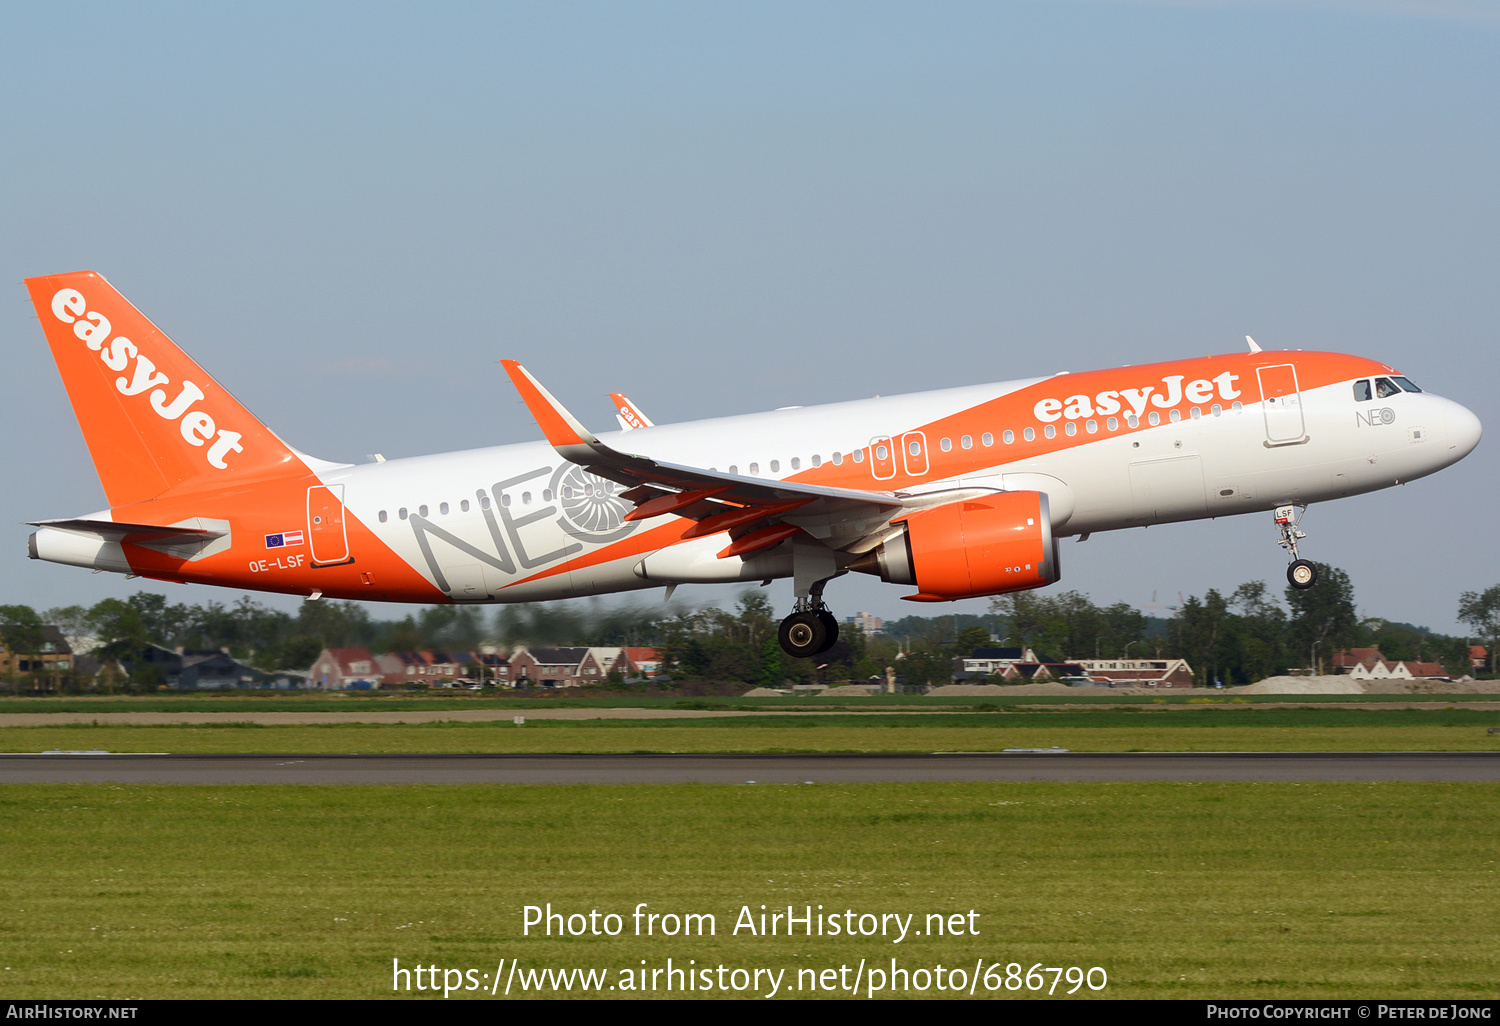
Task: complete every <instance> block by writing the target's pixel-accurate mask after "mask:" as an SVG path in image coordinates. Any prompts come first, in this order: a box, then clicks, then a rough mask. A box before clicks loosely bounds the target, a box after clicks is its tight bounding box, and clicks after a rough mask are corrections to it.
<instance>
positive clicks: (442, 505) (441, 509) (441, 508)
mask: <svg viewBox="0 0 1500 1026" xmlns="http://www.w3.org/2000/svg"><path fill="white" fill-rule="evenodd" d="M438 512H439V513H441V514H442V515H443V516H447V515H448V504H447V503H446V502H444V503H439V504H438Z"/></svg>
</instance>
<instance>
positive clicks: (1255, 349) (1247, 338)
mask: <svg viewBox="0 0 1500 1026" xmlns="http://www.w3.org/2000/svg"><path fill="white" fill-rule="evenodd" d="M1245 341H1246V342H1249V343H1250V351H1251V352H1252V353H1258V352H1260V346H1258V345H1256V344H1255V339H1253V338H1251V337H1250V336H1249V335H1246V336H1245Z"/></svg>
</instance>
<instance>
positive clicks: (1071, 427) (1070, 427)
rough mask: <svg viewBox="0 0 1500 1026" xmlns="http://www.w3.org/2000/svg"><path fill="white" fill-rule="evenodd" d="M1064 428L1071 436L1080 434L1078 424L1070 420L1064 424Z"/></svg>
mask: <svg viewBox="0 0 1500 1026" xmlns="http://www.w3.org/2000/svg"><path fill="white" fill-rule="evenodd" d="M1063 430H1064V431H1066V432H1067V433H1068V437H1069V438H1072V437H1073V436H1074V435H1076V434H1078V425H1077V424H1074V423H1073V422H1072V421H1071V420H1070V421H1068V423H1067V424H1066V425H1064V426H1063Z"/></svg>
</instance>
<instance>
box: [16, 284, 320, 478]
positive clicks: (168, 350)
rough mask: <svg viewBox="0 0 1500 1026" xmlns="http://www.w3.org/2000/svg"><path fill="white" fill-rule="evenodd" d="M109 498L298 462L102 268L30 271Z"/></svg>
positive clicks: (30, 286)
mask: <svg viewBox="0 0 1500 1026" xmlns="http://www.w3.org/2000/svg"><path fill="white" fill-rule="evenodd" d="M26 287H27V288H28V289H29V290H30V291H31V301H32V303H34V304H35V305H36V312H37V317H38V318H40V319H41V322H42V329H43V330H44V331H45V332H46V333H47V342H48V344H49V345H50V346H51V347H52V357H53V359H55V360H56V361H57V369H58V371H59V372H60V373H61V374H62V379H63V384H64V385H65V386H66V387H67V390H68V398H69V400H71V401H72V403H73V412H74V414H75V415H76V416H77V417H78V426H79V427H81V428H82V429H83V437H84V441H85V442H87V443H88V447H89V455H91V456H92V457H93V458H94V469H95V470H97V471H98V472H99V480H100V481H101V482H103V484H104V494H105V495H106V496H107V497H108V499H109V503H110V505H111V506H124V505H128V504H130V503H133V502H142V501H145V500H146V499H151V498H155V497H156V496H158V495H160V494H162V493H163V492H165V491H168V490H169V489H173V488H177V487H179V486H181V485H184V484H188V483H190V482H191V483H192V485H193V486H194V487H197V486H203V487H215V486H218V485H228V484H230V483H231V482H234V481H238V480H242V479H243V478H245V477H247V476H250V475H258V474H262V473H265V472H267V471H271V470H276V469H279V468H283V467H286V468H287V469H291V468H292V467H295V468H296V469H298V470H303V469H305V465H304V464H303V463H302V461H301V460H300V459H299V458H298V456H297V454H296V453H294V452H293V451H292V450H291V449H290V448H288V447H287V445H286V443H284V442H282V441H281V439H279V438H277V437H276V436H275V434H273V433H272V432H271V431H270V429H268V428H267V427H266V426H265V425H263V424H262V423H261V422H260V421H258V420H256V419H255V417H253V416H252V415H251V414H250V412H249V411H248V410H246V409H245V408H244V407H243V406H241V405H240V404H239V402H238V401H236V400H235V398H234V397H233V396H231V395H230V394H229V393H228V392H226V391H225V390H224V388H223V387H222V386H221V385H219V383H218V382H217V381H215V380H214V379H213V378H211V377H209V376H208V375H207V374H205V373H204V372H203V369H202V368H201V367H199V366H198V365H197V364H196V363H194V362H193V361H192V360H191V359H189V358H188V356H187V354H186V353H184V352H183V351H182V350H181V349H178V348H177V346H176V345H175V344H174V343H173V342H172V340H171V339H169V338H167V336H166V335H164V334H162V332H161V331H160V330H159V329H158V328H157V327H156V325H154V324H152V323H151V322H150V321H149V320H147V319H146V318H145V316H143V315H142V314H141V312H140V311H139V310H137V309H136V308H135V307H133V306H131V305H130V303H129V302H128V301H127V300H126V299H125V297H124V296H122V295H120V294H119V293H118V292H116V291H115V290H114V288H113V286H111V285H110V284H109V282H107V281H105V280H104V278H103V277H102V276H101V275H98V274H95V273H94V272H93V271H75V272H73V273H71V274H55V275H50V276H48V277H44V278H28V279H27V280H26Z"/></svg>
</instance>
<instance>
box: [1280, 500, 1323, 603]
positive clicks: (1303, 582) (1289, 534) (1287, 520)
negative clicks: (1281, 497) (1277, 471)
mask: <svg viewBox="0 0 1500 1026" xmlns="http://www.w3.org/2000/svg"><path fill="white" fill-rule="evenodd" d="M1294 511H1297V512H1296V517H1295V518H1293V515H1292V514H1293V512H1294ZM1306 514H1307V506H1306V504H1297V505H1292V506H1277V507H1276V527H1277V529H1278V530H1279V531H1280V532H1281V540H1280V541H1278V542H1277V544H1278V545H1280V546H1281V547H1282V548H1284V549H1286V551H1287V554H1288V555H1289V556H1291V558H1292V562H1291V565H1289V566H1288V567H1287V568H1286V579H1287V581H1288V582H1289V583H1290V584H1291V586H1292V587H1293V588H1296V589H1298V590H1299V591H1303V590H1306V589H1308V588H1311V587H1312V586H1313V585H1314V584H1317V583H1318V567H1317V564H1315V563H1313V562H1311V561H1310V560H1306V559H1303V558H1302V556H1301V555H1300V554H1299V553H1298V552H1297V543H1298V542H1299V541H1301V540H1302V539H1303V538H1306V537H1307V532H1305V531H1301V530H1299V529H1298V527H1297V525H1298V524H1300V523H1302V518H1303V516H1305V515H1306Z"/></svg>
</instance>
